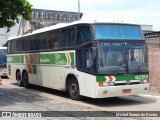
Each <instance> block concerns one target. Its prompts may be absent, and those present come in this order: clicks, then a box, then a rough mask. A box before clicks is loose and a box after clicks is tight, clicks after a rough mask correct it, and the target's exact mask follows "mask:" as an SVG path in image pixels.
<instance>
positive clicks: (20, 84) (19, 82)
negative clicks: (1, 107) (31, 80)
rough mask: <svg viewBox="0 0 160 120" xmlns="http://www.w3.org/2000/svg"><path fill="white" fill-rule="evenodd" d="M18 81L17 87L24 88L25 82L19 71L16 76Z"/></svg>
mask: <svg viewBox="0 0 160 120" xmlns="http://www.w3.org/2000/svg"><path fill="white" fill-rule="evenodd" d="M16 80H17V85H18V86H20V87H22V86H23V81H22V79H21V72H20V71H18V72H17V74H16Z"/></svg>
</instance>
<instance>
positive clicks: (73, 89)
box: [68, 77, 82, 100]
mask: <svg viewBox="0 0 160 120" xmlns="http://www.w3.org/2000/svg"><path fill="white" fill-rule="evenodd" d="M68 87H69V88H68V90H69V95H70V97H71V99H73V100H81V98H82V97H81V95H80V91H79V84H78V81H77V79H76V78H75V77H72V78H71V79H70V81H69V86H68Z"/></svg>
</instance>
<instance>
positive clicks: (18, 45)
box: [15, 39, 21, 52]
mask: <svg viewBox="0 0 160 120" xmlns="http://www.w3.org/2000/svg"><path fill="white" fill-rule="evenodd" d="M15 50H16V52H20V51H21V39H17V40H16V44H15Z"/></svg>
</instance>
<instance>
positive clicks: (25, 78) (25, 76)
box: [23, 73, 28, 86]
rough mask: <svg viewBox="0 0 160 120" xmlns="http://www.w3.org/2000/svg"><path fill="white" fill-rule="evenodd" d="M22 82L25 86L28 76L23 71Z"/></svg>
mask: <svg viewBox="0 0 160 120" xmlns="http://www.w3.org/2000/svg"><path fill="white" fill-rule="evenodd" d="M23 83H24V85H25V86H26V85H28V76H27V73H24V76H23Z"/></svg>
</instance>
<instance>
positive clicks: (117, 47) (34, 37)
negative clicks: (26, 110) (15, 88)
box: [7, 21, 149, 100]
mask: <svg viewBox="0 0 160 120" xmlns="http://www.w3.org/2000/svg"><path fill="white" fill-rule="evenodd" d="M7 48H8V51H7V52H8V54H7V67H8V76H9V77H10V78H11V79H14V80H17V84H18V85H19V86H24V87H26V88H28V87H29V86H30V84H33V85H38V86H43V87H47V88H52V89H56V90H62V91H66V92H68V93H69V95H70V97H71V99H73V100H80V99H81V98H82V97H83V96H87V97H90V98H107V97H115V96H127V95H137V94H140V93H146V92H147V91H148V89H149V71H148V60H147V47H146V43H145V39H144V36H143V33H142V30H141V26H140V25H137V24H129V23H109V22H82V21H76V22H72V23H66V24H65V23H64V24H62V23H60V24H57V25H54V26H50V27H46V28H42V29H39V30H36V31H34V32H32V33H29V34H26V35H23V36H18V37H15V38H10V39H9V40H8V43H7Z"/></svg>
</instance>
